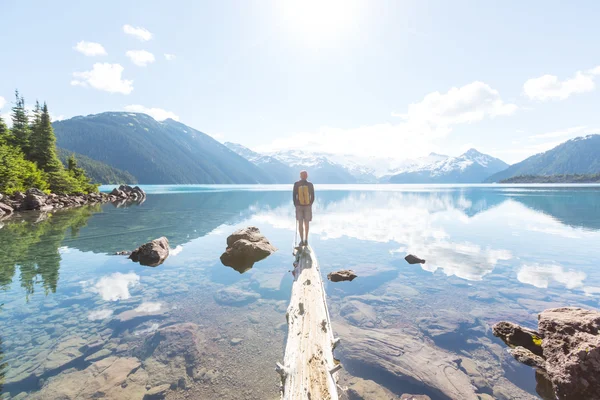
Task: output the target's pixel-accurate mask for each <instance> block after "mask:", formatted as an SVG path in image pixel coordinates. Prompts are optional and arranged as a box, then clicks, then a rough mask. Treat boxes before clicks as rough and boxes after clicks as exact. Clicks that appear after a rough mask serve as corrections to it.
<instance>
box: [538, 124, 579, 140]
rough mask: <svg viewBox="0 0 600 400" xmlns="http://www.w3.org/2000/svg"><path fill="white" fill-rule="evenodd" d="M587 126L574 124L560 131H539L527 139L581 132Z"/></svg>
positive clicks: (555, 136)
mask: <svg viewBox="0 0 600 400" xmlns="http://www.w3.org/2000/svg"><path fill="white" fill-rule="evenodd" d="M586 128H587V126H574V127H572V128H567V129H563V130H560V131H553V132H547V133H541V134H538V135H533V136H529V139H532V140H534V139H548V138H557V137H562V136H568V135H573V134H575V133H578V132H581V131H583V130H585V129H586Z"/></svg>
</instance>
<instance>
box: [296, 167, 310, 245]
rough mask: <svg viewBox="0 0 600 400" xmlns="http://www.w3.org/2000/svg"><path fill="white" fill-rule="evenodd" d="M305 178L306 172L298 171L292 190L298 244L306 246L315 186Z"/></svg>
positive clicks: (306, 176)
mask: <svg viewBox="0 0 600 400" xmlns="http://www.w3.org/2000/svg"><path fill="white" fill-rule="evenodd" d="M307 179H308V172H306V171H300V180H299V181H298V182H296V183H294V192H293V197H294V206H296V220H297V221H298V231H299V232H300V246H308V224H309V222H310V221H311V220H312V204H313V203H314V201H315V188H314V186H313V184H312V183H311V182H309V181H308V180H307Z"/></svg>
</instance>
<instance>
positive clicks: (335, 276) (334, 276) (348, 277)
mask: <svg viewBox="0 0 600 400" xmlns="http://www.w3.org/2000/svg"><path fill="white" fill-rule="evenodd" d="M356 277H357V275H356V274H355V273H354V271H352V270H350V269H348V270H346V269H343V270H340V271H336V272H330V273H329V274H327V279H329V280H330V281H331V282H341V281H352V280H353V279H354V278H356Z"/></svg>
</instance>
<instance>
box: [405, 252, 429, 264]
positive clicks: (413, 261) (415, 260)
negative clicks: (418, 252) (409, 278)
mask: <svg viewBox="0 0 600 400" xmlns="http://www.w3.org/2000/svg"><path fill="white" fill-rule="evenodd" d="M404 259H405V260H406V262H407V263H409V264H425V260H423V259H422V258H419V257H417V256H413V255H412V254H409V255H407V256H406V257H404Z"/></svg>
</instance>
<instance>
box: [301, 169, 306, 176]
mask: <svg viewBox="0 0 600 400" xmlns="http://www.w3.org/2000/svg"><path fill="white" fill-rule="evenodd" d="M302 175H306V176H308V172H307V171H306V170H305V169H303V170H302V171H300V176H302Z"/></svg>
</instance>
